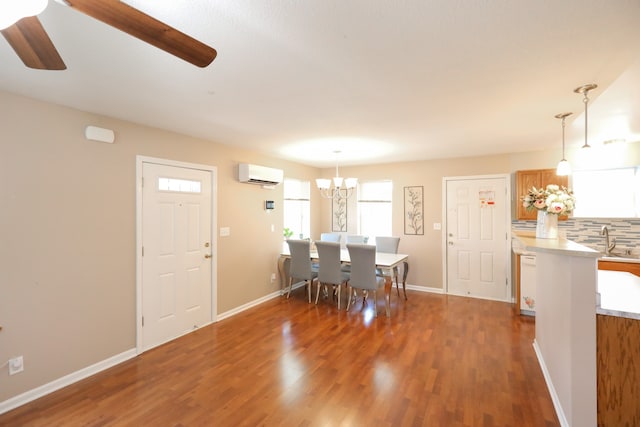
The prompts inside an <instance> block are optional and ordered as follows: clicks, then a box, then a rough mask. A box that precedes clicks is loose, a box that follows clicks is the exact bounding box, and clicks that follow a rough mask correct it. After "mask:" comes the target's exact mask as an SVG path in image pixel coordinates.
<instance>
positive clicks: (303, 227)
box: [283, 178, 311, 239]
mask: <svg viewBox="0 0 640 427" xmlns="http://www.w3.org/2000/svg"><path fill="white" fill-rule="evenodd" d="M310 206H311V202H310V183H309V181H300V180H297V179H291V178H285V180H284V209H283V211H284V221H283V224H284V228H285V229H287V228H288V229H289V230H291V231H292V232H293V235H292V237H293V238H295V239H298V238H299V239H304V238H307V237H310V235H311V207H310Z"/></svg>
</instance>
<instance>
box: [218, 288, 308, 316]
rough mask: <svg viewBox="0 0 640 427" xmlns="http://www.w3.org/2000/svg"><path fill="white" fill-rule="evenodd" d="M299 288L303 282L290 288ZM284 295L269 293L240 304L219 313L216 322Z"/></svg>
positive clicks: (281, 292) (282, 293)
mask: <svg viewBox="0 0 640 427" xmlns="http://www.w3.org/2000/svg"><path fill="white" fill-rule="evenodd" d="M301 286H304V282H298V283H294V284H293V286H292V288H291V290H294V289H298V288H299V287H301ZM284 293H285V290H284V289H281V290H279V291H275V292H271V293H270V294H268V295H265V296H263V297H261V298H258V299H255V300H253V301H249V302H248V303H246V304H242V305H241V306H238V307H236V308H232V309H231V310H229V311H225V312H224V313H220V314H218V316H217V317H216V322H217V321H220V320H223V319H226V318H228V317H231V316H233V315H235V314H238V313H240V312H243V311H245V310H248V309H250V308H252V307H255V306H257V305H260V304H262V303H263V302H266V301H269V300H271V299H274V298H278V297H279V296H281V295H284Z"/></svg>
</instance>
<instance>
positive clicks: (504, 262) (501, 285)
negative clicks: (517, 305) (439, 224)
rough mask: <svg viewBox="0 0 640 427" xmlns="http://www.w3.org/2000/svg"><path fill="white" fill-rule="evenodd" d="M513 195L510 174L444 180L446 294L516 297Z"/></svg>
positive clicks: (508, 299)
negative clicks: (513, 294) (513, 286)
mask: <svg viewBox="0 0 640 427" xmlns="http://www.w3.org/2000/svg"><path fill="white" fill-rule="evenodd" d="M509 194H510V179H509V175H487V176H469V177H451V178H444V179H443V197H444V199H445V200H444V201H443V206H444V207H445V208H444V209H445V212H444V215H443V217H444V218H445V227H444V229H445V235H444V236H443V237H444V238H443V254H444V256H443V262H444V263H445V265H444V266H443V275H444V280H443V282H444V286H445V291H446V293H448V294H451V295H461V296H469V297H475V298H483V299H491V300H497V301H509V302H510V301H511V263H510V251H511V226H510V224H511V207H510V200H509V197H508V195H509Z"/></svg>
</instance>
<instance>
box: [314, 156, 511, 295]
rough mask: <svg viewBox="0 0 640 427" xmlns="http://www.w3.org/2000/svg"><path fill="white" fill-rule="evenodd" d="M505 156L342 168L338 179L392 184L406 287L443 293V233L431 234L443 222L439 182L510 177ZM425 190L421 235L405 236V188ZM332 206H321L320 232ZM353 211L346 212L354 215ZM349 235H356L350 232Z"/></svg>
mask: <svg viewBox="0 0 640 427" xmlns="http://www.w3.org/2000/svg"><path fill="white" fill-rule="evenodd" d="M509 168H510V158H509V156H508V155H501V156H491V157H481V158H456V159H440V160H429V161H419V162H407V163H395V164H381V165H369V166H358V167H341V168H340V175H341V176H355V177H358V180H359V181H369V180H371V181H374V180H382V179H390V180H392V181H393V200H394V202H395V203H393V227H392V228H393V235H394V236H400V247H399V249H398V250H399V252H401V253H406V254H409V264H410V269H409V276H408V277H407V283H409V284H411V285H416V286H423V287H428V288H438V289H442V287H443V286H442V233H443V231H442V230H434V229H433V224H434V223H440V224H442V223H443V222H444V219H443V218H442V179H443V178H444V177H452V176H464V175H488V174H504V173H509V172H510V170H509ZM333 173H334V171H333V169H325V170H323V171H322V175H323V176H325V177H330V176H332V174H333ZM407 186H424V235H417V236H416V235H405V234H404V187H407ZM330 209H331V204H330V203H329V202H324V203H323V205H322V212H323V215H322V218H323V220H324V222H323V224H322V225H321V228H322V229H323V230H324V229H329V228H330V227H331V213H330ZM354 212H355V209H350V210H349V212H348V213H349V215H350V216H351V215H353V214H354ZM348 234H357V232H356V230H352V229H349V230H348Z"/></svg>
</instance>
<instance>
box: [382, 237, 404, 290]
mask: <svg viewBox="0 0 640 427" xmlns="http://www.w3.org/2000/svg"><path fill="white" fill-rule="evenodd" d="M399 245H400V238H399V237H383V236H376V251H378V252H385V253H388V254H397V253H398V246H399ZM408 272H409V267H408V264H407V263H405V268H404V271H403V280H402V290H403V292H404V299H405V300H406V299H407V289H406V285H405V283H406V280H407V273H408ZM376 274H377V275H378V276H382V275H383V273H382V271H381V270H380V269H377V270H376ZM393 277H394V279H395V281H396V292H397V293H398V296H400V285H399V284H398V267H393Z"/></svg>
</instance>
